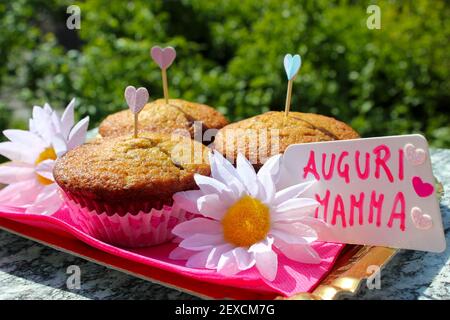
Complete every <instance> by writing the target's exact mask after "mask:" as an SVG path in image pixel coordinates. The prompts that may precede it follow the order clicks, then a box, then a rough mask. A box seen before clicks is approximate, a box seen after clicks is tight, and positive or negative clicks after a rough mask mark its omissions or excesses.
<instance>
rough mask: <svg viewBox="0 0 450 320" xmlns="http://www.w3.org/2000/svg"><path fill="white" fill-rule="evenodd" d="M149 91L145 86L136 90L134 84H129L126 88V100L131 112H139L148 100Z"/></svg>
mask: <svg viewBox="0 0 450 320" xmlns="http://www.w3.org/2000/svg"><path fill="white" fill-rule="evenodd" d="M148 98H149V95H148V91H147V89H145V88H139V89H137V90H136V88H135V87H133V86H128V87H127V88H126V89H125V100H126V101H127V104H128V107H129V108H130V110H131V112H133V113H139V112H141V110H142V108H144V106H145V104H146V103H147V102H148Z"/></svg>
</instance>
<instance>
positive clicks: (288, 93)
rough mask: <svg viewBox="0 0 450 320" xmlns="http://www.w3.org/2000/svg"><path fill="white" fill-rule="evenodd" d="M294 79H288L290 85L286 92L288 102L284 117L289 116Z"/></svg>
mask: <svg viewBox="0 0 450 320" xmlns="http://www.w3.org/2000/svg"><path fill="white" fill-rule="evenodd" d="M293 82H294V81H293V79H291V80H289V81H288V87H287V92H286V104H285V105H284V117H285V118H287V117H288V115H289V110H290V108H291V97H292V83H293Z"/></svg>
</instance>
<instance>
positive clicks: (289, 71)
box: [284, 53, 302, 80]
mask: <svg viewBox="0 0 450 320" xmlns="http://www.w3.org/2000/svg"><path fill="white" fill-rule="evenodd" d="M301 66H302V58H301V57H300V56H299V55H298V54H296V55H295V56H292V55H291V54H289V53H288V54H287V55H285V56H284V70H286V75H287V78H288V80H292V79H293V78H294V77H295V76H296V75H297V73H298V71H299V70H300V67H301Z"/></svg>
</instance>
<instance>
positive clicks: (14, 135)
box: [3, 129, 48, 149]
mask: <svg viewBox="0 0 450 320" xmlns="http://www.w3.org/2000/svg"><path fill="white" fill-rule="evenodd" d="M3 134H4V135H5V137H7V138H8V139H9V140H10V141H11V142H13V143H17V144H19V145H23V146H28V147H31V148H33V149H45V148H46V147H48V145H47V144H46V143H45V141H44V140H42V139H41V138H40V137H39V136H38V135H36V134H35V133H33V132H30V131H25V130H15V129H9V130H5V131H3Z"/></svg>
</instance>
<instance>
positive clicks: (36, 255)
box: [0, 150, 450, 299]
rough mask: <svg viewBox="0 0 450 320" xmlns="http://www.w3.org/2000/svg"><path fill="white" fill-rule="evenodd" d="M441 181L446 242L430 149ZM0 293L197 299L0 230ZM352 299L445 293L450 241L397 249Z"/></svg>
mask: <svg viewBox="0 0 450 320" xmlns="http://www.w3.org/2000/svg"><path fill="white" fill-rule="evenodd" d="M432 163H433V170H434V173H435V175H436V177H437V178H438V179H439V180H440V181H441V182H442V184H443V185H444V190H445V194H444V197H443V198H442V200H441V211H442V216H443V220H444V227H445V233H446V239H447V243H448V244H450V150H434V151H433V152H432ZM73 265H75V266H78V267H79V268H80V271H81V278H80V280H81V281H80V282H81V285H80V288H79V289H76V288H75V289H69V288H68V286H67V280H68V277H69V276H70V274H68V273H67V270H68V267H70V266H73ZM0 299H196V298H195V297H193V296H190V295H188V294H184V293H181V292H178V291H176V290H173V289H168V288H165V287H163V286H160V285H157V284H152V283H150V282H147V281H144V280H140V279H137V278H135V277H132V276H129V275H126V274H124V273H121V272H118V271H114V270H110V269H108V268H105V267H102V266H99V265H97V264H94V263H92V262H88V261H85V260H83V259H80V258H76V257H74V256H71V255H70V254H66V253H63V252H59V251H57V250H54V249H51V248H48V247H46V246H44V245H40V244H37V243H35V242H33V241H30V240H26V239H23V238H21V237H19V236H16V235H13V234H10V233H8V232H5V231H0ZM352 299H450V247H448V248H447V250H446V251H445V252H444V253H442V254H433V253H424V252H419V251H401V252H400V253H399V254H398V255H397V256H395V257H394V259H393V260H392V261H391V262H390V263H389V265H388V266H387V267H386V268H385V269H383V270H382V271H381V288H380V289H372V290H368V289H367V288H364V287H363V288H362V289H361V291H360V293H359V294H357V295H356V296H355V297H352Z"/></svg>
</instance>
